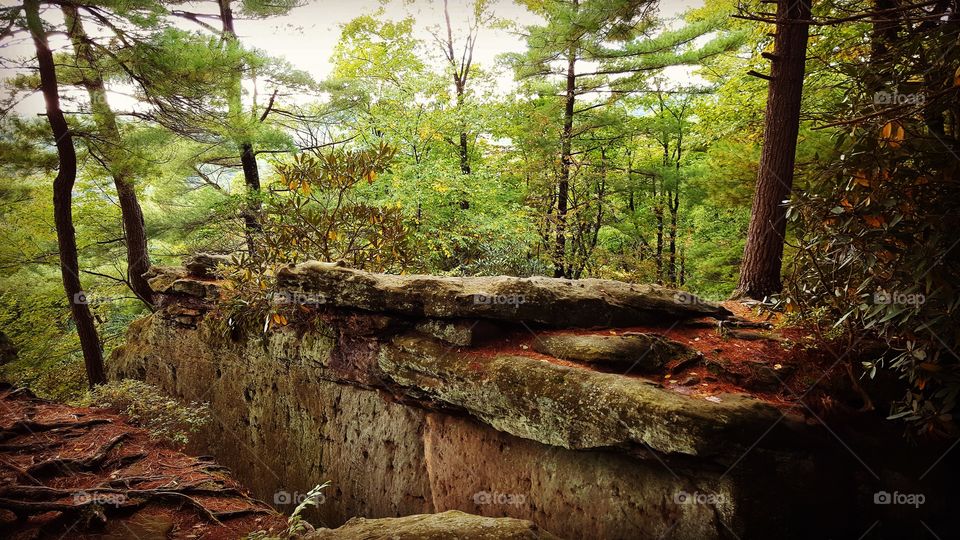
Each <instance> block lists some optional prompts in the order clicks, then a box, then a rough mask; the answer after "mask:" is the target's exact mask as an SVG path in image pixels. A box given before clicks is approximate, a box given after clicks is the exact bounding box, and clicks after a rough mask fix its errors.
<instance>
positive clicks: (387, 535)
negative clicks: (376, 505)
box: [307, 510, 558, 540]
mask: <svg viewBox="0 0 960 540" xmlns="http://www.w3.org/2000/svg"><path fill="white" fill-rule="evenodd" d="M307 538H308V539H309V540H340V539H343V540H347V539H349V540H450V539H461V540H501V539H503V540H537V539H541V540H554V539H557V540H558V537H556V536H554V535H552V534H550V533H548V532H546V531H544V530H543V529H540V528H539V527H537V525H536V524H534V523H533V522H531V521H526V520H522V519H513V518H492V517H483V516H475V515H473V514H467V513H464V512H460V511H459V510H448V511H446V512H441V513H439V514H417V515H413V516H404V517H398V518H381V519H366V518H353V519H351V520H350V521H348V522H346V523H345V524H343V526H341V527H339V528H336V529H320V530H318V531H316V532H314V533H313V534H310V535H308V536H307Z"/></svg>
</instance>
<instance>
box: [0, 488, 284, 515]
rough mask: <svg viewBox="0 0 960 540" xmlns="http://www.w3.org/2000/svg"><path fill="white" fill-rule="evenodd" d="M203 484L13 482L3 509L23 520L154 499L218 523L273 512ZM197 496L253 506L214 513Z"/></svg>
mask: <svg viewBox="0 0 960 540" xmlns="http://www.w3.org/2000/svg"><path fill="white" fill-rule="evenodd" d="M204 484H208V482H201V483H199V484H191V485H187V486H181V487H177V488H157V489H118V488H110V487H94V488H89V489H61V488H52V487H47V486H25V485H13V486H6V487H3V488H0V509H3V510H9V511H11V512H13V513H14V514H16V515H17V516H18V518H20V519H23V518H24V517H28V516H30V515H36V514H42V513H44V512H61V513H64V514H68V515H77V514H80V513H81V512H83V511H85V510H87V509H88V508H90V507H96V508H97V509H98V510H99V511H101V512H103V513H105V514H107V513H111V514H112V513H115V512H117V511H119V510H124V511H126V510H130V509H133V508H139V507H142V506H143V505H145V504H147V503H149V502H151V501H155V500H167V501H170V500H173V501H177V502H182V503H186V504H188V505H189V506H191V507H193V508H194V509H195V510H196V511H198V512H199V513H200V514H201V515H203V516H204V517H205V518H207V519H208V520H210V521H212V522H214V523H216V524H218V525H223V523H222V522H221V521H220V520H221V519H230V518H233V517H237V516H241V515H247V514H257V513H271V512H272V510H271V509H270V508H269V507H268V506H266V505H264V506H263V507H262V508H258V507H256V506H254V504H253V503H260V501H256V500H255V499H249V498H246V497H245V496H244V495H243V493H241V492H240V491H239V490H238V489H236V488H227V487H224V488H210V487H204ZM194 495H204V496H240V497H245V498H246V500H247V501H248V502H250V503H251V505H250V506H249V507H247V508H241V509H236V510H228V511H223V512H215V511H212V510H210V509H209V508H207V507H206V506H204V505H203V503H202V502H200V501H198V500H197V499H195V498H194V497H193V496H194ZM108 496H112V497H113V499H112V501H114V502H111V503H107V504H104V501H105V500H107V499H106V497H108ZM64 499H68V500H72V502H63V501H64ZM260 504H262V503H260Z"/></svg>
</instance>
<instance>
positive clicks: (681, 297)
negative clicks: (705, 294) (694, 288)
mask: <svg viewBox="0 0 960 540" xmlns="http://www.w3.org/2000/svg"><path fill="white" fill-rule="evenodd" d="M673 301H674V302H676V303H678V304H683V305H685V306H700V305H707V304H710V303H711V302H710V300H706V299H703V298H700V297H699V296H697V295H695V294H691V293H688V292H686V291H677V292H675V293H673Z"/></svg>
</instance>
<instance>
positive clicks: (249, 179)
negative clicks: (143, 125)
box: [218, 0, 262, 256]
mask: <svg viewBox="0 0 960 540" xmlns="http://www.w3.org/2000/svg"><path fill="white" fill-rule="evenodd" d="M230 4H231V0H218V6H219V8H220V22H221V24H222V34H223V39H224V41H225V42H226V43H227V46H228V47H229V48H230V49H231V51H232V52H234V53H236V52H238V51H239V49H240V40H239V39H238V38H237V31H236V29H235V28H234V24H233V8H232V7H231V5H230ZM242 69H243V68H242V66H240V65H238V66H236V69H235V72H234V73H233V76H232V77H231V79H230V81H228V84H229V85H230V89H229V97H228V99H227V101H228V103H227V108H228V111H227V114H228V115H229V117H230V119H231V121H233V122H234V123H235V124H237V125H240V124H242V123H243V122H242V119H241V117H242V115H243V103H242V92H243V90H242V86H241V80H242V75H243V73H242ZM235 128H237V126H235ZM241 129H242V132H241V133H240V134H239V135H238V136H237V137H236V142H237V145H238V146H239V147H240V165H241V168H242V170H243V182H244V184H245V185H246V187H247V196H248V199H249V200H248V202H247V207H246V208H245V209H244V212H243V222H244V231H245V233H246V236H247V250H248V251H249V252H250V254H251V255H253V256H256V245H255V242H256V240H255V238H256V233H257V232H259V231H260V230H261V229H262V227H261V225H260V220H259V217H258V216H259V214H260V199H259V196H260V169H259V167H258V166H257V154H256V152H254V149H253V142H252V141H251V140H250V135H249V133H247V132H246V128H241Z"/></svg>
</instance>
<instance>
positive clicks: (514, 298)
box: [473, 293, 527, 306]
mask: <svg viewBox="0 0 960 540" xmlns="http://www.w3.org/2000/svg"><path fill="white" fill-rule="evenodd" d="M526 301H527V298H526V296H524V295H522V294H482V293H481V294H475V295H473V303H474V304H475V305H480V304H483V305H507V306H519V305H520V304H524V303H526Z"/></svg>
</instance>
